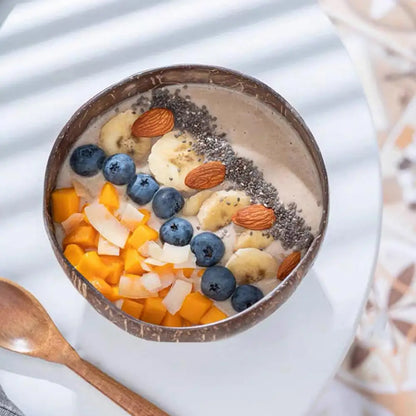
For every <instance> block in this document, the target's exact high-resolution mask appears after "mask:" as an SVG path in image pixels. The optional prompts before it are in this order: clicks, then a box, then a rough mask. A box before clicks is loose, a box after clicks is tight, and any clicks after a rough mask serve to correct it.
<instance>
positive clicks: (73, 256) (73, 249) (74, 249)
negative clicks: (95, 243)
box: [64, 244, 84, 266]
mask: <svg viewBox="0 0 416 416" xmlns="http://www.w3.org/2000/svg"><path fill="white" fill-rule="evenodd" d="M83 255H84V250H83V249H82V248H81V247H80V246H78V245H76V244H68V245H67V246H66V248H65V251H64V256H65V257H66V258H67V260H68V261H69V262H70V263H71V264H72V265H73V266H76V265H77V264H78V263H79V262H80V260H81V257H82V256H83Z"/></svg>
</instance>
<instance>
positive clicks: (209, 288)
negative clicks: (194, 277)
mask: <svg viewBox="0 0 416 416" xmlns="http://www.w3.org/2000/svg"><path fill="white" fill-rule="evenodd" d="M235 285H236V283H235V277H234V275H233V274H232V273H231V271H230V270H228V269H227V268H226V267H223V266H213V267H208V269H206V270H205V272H204V274H203V275H202V278H201V290H202V293H203V294H204V295H206V296H208V297H209V298H211V299H214V300H225V299H228V298H229V297H230V296H231V295H232V294H233V292H234V290H235Z"/></svg>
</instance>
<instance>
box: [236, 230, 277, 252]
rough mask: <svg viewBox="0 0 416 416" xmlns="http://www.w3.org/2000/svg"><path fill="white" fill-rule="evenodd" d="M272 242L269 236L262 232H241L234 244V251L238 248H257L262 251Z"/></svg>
mask: <svg viewBox="0 0 416 416" xmlns="http://www.w3.org/2000/svg"><path fill="white" fill-rule="evenodd" d="M272 241H273V238H272V237H271V236H268V235H266V234H265V232H264V231H250V230H247V231H243V232H242V233H241V234H240V235H239V236H238V237H237V241H236V242H235V245H234V249H235V250H238V249H239V248H248V247H252V248H258V249H260V250H261V249H263V248H266V247H268V246H269V245H270V244H271V243H272Z"/></svg>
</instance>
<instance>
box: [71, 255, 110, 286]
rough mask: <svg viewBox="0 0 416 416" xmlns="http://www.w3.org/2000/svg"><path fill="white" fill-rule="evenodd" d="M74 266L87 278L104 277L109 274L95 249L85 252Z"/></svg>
mask: <svg viewBox="0 0 416 416" xmlns="http://www.w3.org/2000/svg"><path fill="white" fill-rule="evenodd" d="M76 268H77V270H78V271H79V272H80V273H81V274H82V275H83V276H84V277H85V278H86V279H88V280H92V279H95V278H100V279H105V278H106V277H107V276H108V274H109V268H108V266H107V265H106V264H105V263H104V262H103V261H102V260H101V259H100V256H99V255H98V254H97V252H96V251H88V252H86V253H85V254H84V255H83V256H82V257H81V260H80V261H79V263H78V265H77V267H76ZM107 284H108V283H107Z"/></svg>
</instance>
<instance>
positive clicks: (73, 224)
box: [61, 212, 84, 235]
mask: <svg viewBox="0 0 416 416" xmlns="http://www.w3.org/2000/svg"><path fill="white" fill-rule="evenodd" d="M83 219H84V214H81V213H79V212H76V213H74V214H71V215H70V216H69V217H68V218H67V219H66V220H65V221H63V222H61V225H62V228H63V229H64V231H65V234H66V235H68V234H69V233H70V232H71V231H73V230H75V228H77V227H78V225H79V224H81V222H82V220H83Z"/></svg>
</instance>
